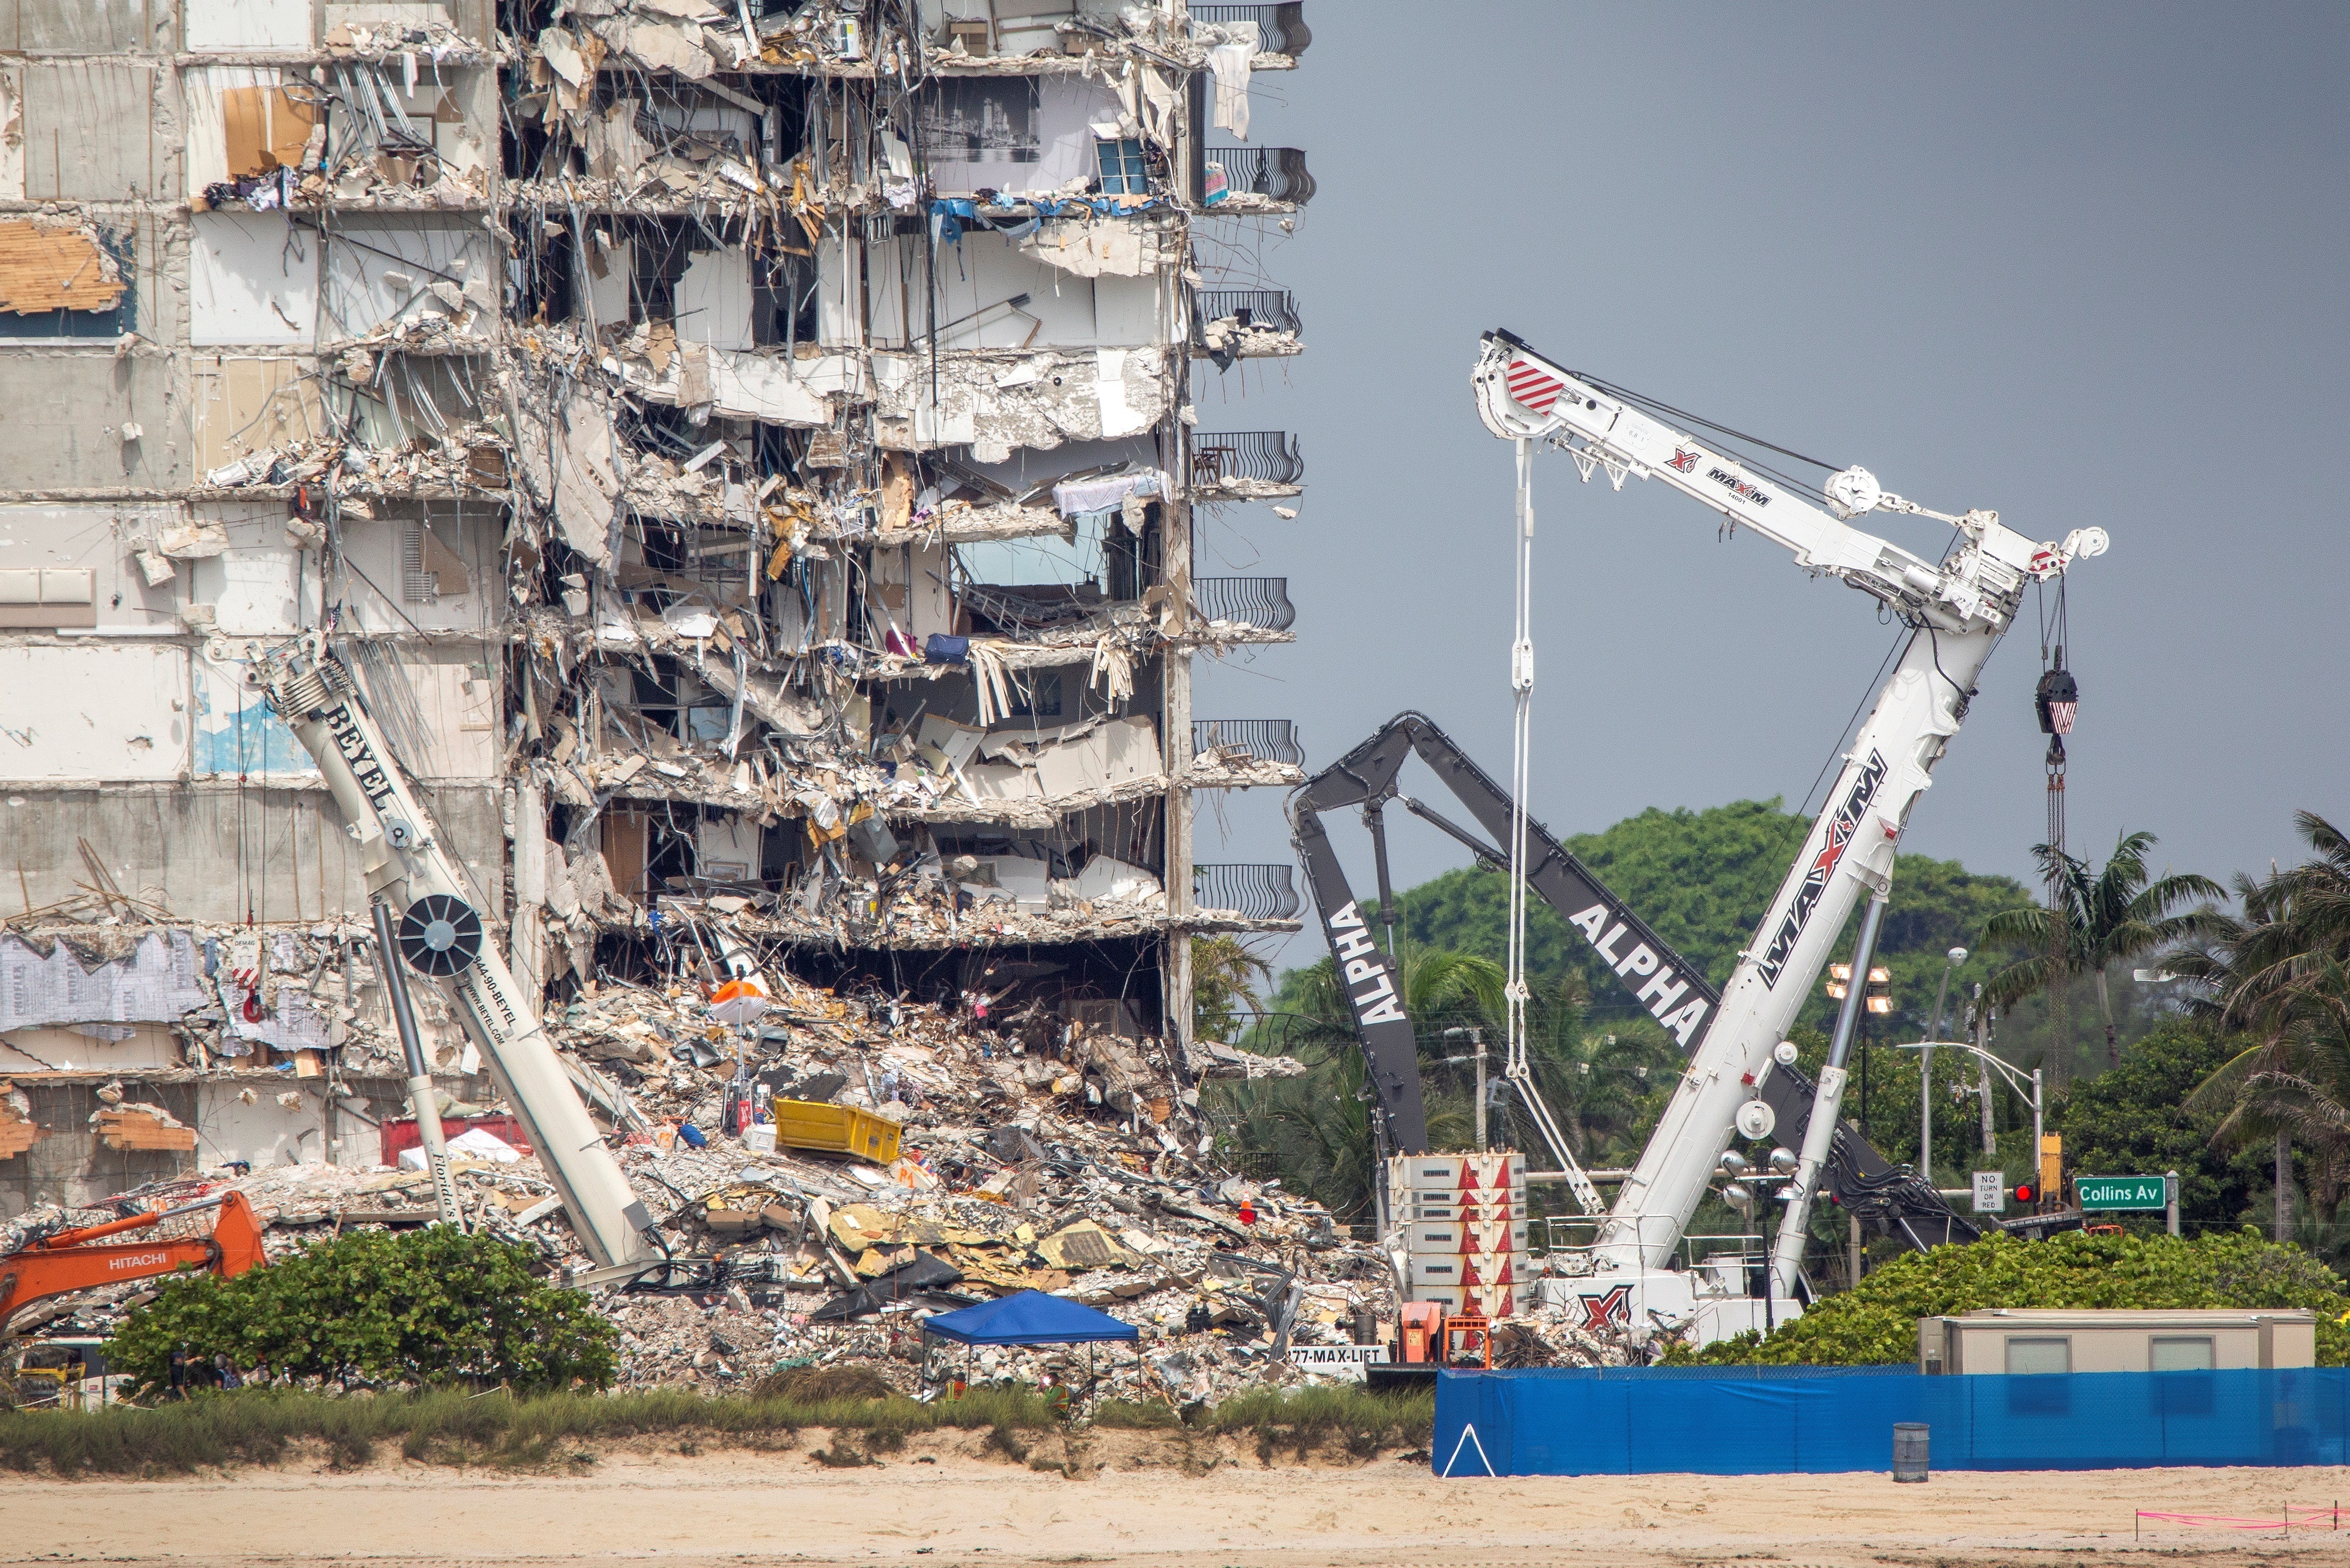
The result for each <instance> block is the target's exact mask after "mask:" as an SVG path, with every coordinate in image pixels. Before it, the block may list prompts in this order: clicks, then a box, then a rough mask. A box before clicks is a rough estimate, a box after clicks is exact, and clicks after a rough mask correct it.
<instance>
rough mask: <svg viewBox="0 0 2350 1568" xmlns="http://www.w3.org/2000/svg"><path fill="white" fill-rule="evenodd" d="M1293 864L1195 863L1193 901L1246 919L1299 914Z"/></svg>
mask: <svg viewBox="0 0 2350 1568" xmlns="http://www.w3.org/2000/svg"><path fill="white" fill-rule="evenodd" d="M1191 901H1192V902H1193V903H1195V904H1197V905H1198V906H1199V907H1200V908H1201V909H1229V910H1231V911H1232V913H1233V914H1236V915H1238V916H1240V917H1241V919H1244V920H1286V919H1294V918H1295V916H1296V914H1297V880H1296V877H1295V867H1290V866H1194V867H1191Z"/></svg>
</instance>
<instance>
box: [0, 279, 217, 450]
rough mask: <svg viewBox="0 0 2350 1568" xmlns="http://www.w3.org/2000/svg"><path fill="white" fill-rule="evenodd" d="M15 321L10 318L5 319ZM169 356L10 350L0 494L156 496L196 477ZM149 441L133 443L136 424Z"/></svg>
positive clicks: (83, 350)
mask: <svg viewBox="0 0 2350 1568" xmlns="http://www.w3.org/2000/svg"><path fill="white" fill-rule="evenodd" d="M0 321H5V317H0ZM172 374H173V372H172V364H171V362H170V360H169V359H168V358H165V357H164V356H163V355H161V354H150V353H133V354H128V355H124V356H123V357H121V358H116V357H115V355H114V354H113V353H112V352H111V351H110V350H94V349H87V348H47V347H43V348H25V349H20V350H18V351H16V352H14V353H11V354H10V355H9V356H8V377H9V386H10V397H9V408H8V424H7V430H8V435H7V440H5V441H0V490H5V491H15V492H17V493H23V492H26V491H35V492H39V491H51V490H78V491H99V492H105V491H108V490H118V491H119V490H124V489H129V490H132V491H134V492H137V491H144V492H149V493H151V492H154V491H158V490H172V489H175V488H178V487H181V486H184V485H185V484H187V483H188V482H189V479H190V477H191V469H190V465H189V462H188V450H189V441H188V435H187V411H186V410H187V400H186V397H185V395H184V393H182V392H181V391H180V390H179V389H177V388H175V386H174V385H173V380H172ZM133 424H135V425H137V426H138V427H139V431H140V435H139V439H137V440H135V441H126V440H124V439H123V431H124V427H125V426H126V425H133Z"/></svg>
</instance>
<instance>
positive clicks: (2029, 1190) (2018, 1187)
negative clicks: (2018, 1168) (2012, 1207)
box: [2010, 1181, 2040, 1204]
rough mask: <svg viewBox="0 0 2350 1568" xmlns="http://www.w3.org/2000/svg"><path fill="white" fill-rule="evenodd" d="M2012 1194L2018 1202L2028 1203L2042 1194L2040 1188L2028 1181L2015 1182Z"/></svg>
mask: <svg viewBox="0 0 2350 1568" xmlns="http://www.w3.org/2000/svg"><path fill="white" fill-rule="evenodd" d="M2010 1196H2011V1197H2012V1198H2013V1199H2015V1201H2017V1202H2018V1203H2025V1204H2028V1203H2030V1202H2031V1201H2032V1200H2033V1199H2035V1198H2037V1197H2039V1196H2040V1189H2038V1188H2036V1187H2034V1186H2033V1185H2032V1183H2030V1182H2028V1181H2019V1182H2017V1183H2016V1184H2015V1190H2014V1191H2013V1192H2012V1193H2011V1194H2010Z"/></svg>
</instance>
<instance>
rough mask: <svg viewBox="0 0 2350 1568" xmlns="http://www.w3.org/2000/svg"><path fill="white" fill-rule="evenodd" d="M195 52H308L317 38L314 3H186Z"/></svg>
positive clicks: (189, 44)
mask: <svg viewBox="0 0 2350 1568" xmlns="http://www.w3.org/2000/svg"><path fill="white" fill-rule="evenodd" d="M182 3H183V4H186V5H187V6H188V10H187V26H186V29H185V32H184V34H183V36H184V38H185V40H186V43H187V47H189V48H190V49H192V50H198V51H203V50H215V51H220V52H224V53H225V52H230V51H243V50H247V49H254V50H259V49H307V48H308V47H310V45H311V43H312V41H313V40H314V39H315V38H316V36H317V34H316V33H315V32H314V31H313V23H314V21H315V19H316V18H315V17H314V16H313V14H312V10H311V5H312V0H182Z"/></svg>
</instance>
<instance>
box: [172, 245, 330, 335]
mask: <svg viewBox="0 0 2350 1568" xmlns="http://www.w3.org/2000/svg"><path fill="white" fill-rule="evenodd" d="M189 222H190V227H191V229H192V237H191V239H190V242H189V260H190V278H189V285H188V316H189V320H188V340H189V341H190V342H191V343H192V344H194V345H196V346H197V347H198V348H209V347H212V346H214V345H239V346H250V345H254V344H261V343H285V344H293V343H307V342H309V341H311V339H312V337H313V335H314V334H315V333H316V332H317V325H318V248H319V247H318V236H317V232H316V231H315V230H312V229H308V228H305V227H301V226H298V225H296V223H293V222H292V220H291V219H290V218H289V217H288V216H287V215H286V213H235V212H218V213H196V214H195V215H194V216H193V217H192V219H190V221H189Z"/></svg>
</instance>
